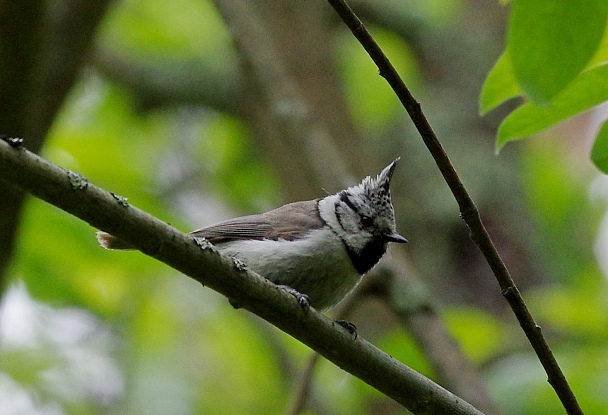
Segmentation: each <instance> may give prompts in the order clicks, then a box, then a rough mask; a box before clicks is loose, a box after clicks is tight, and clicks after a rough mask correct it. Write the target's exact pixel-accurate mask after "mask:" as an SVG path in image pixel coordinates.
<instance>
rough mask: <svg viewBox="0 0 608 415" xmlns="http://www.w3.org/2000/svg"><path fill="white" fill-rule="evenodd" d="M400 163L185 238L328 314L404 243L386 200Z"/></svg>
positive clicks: (103, 237)
mask: <svg viewBox="0 0 608 415" xmlns="http://www.w3.org/2000/svg"><path fill="white" fill-rule="evenodd" d="M398 160H399V159H396V160H394V161H393V162H392V163H391V164H389V165H388V166H387V167H386V168H384V169H383V170H382V171H381V172H380V174H378V175H377V176H376V177H370V176H367V177H365V178H364V179H363V180H362V181H361V183H359V184H357V185H355V186H352V187H348V188H347V189H344V190H342V191H340V192H338V193H335V194H331V195H328V196H325V197H322V198H317V199H314V200H307V201H299V202H293V203H288V204H286V205H284V206H281V207H279V208H276V209H274V210H270V211H268V212H265V213H260V214H254V215H247V216H241V217H237V218H234V219H229V220H227V221H224V222H220V223H218V224H216V225H211V226H209V227H205V228H202V229H198V230H195V231H193V232H190V233H189V235H190V236H192V237H193V238H194V237H196V238H205V239H206V240H208V241H209V242H210V243H212V244H213V245H214V246H215V247H216V248H217V250H218V251H219V252H220V253H221V254H223V255H226V256H228V257H231V258H233V259H234V260H237V261H240V262H241V263H244V264H245V266H246V267H247V268H248V269H250V270H252V271H255V272H256V273H258V274H259V275H261V276H263V277H265V278H266V279H268V280H270V281H272V282H273V283H275V284H277V285H278V286H281V287H284V288H285V289H286V290H287V291H288V292H290V293H292V294H293V295H295V296H296V298H298V301H300V302H301V304H303V305H306V306H308V305H310V306H312V307H314V308H315V309H317V310H319V311H323V310H326V309H329V308H331V307H333V306H335V305H336V304H337V303H339V302H340V301H341V300H342V299H343V298H344V297H346V296H347V295H348V294H349V293H350V292H351V291H352V290H353V289H354V288H355V287H356V286H357V285H358V284H359V282H360V281H361V279H362V278H363V276H364V275H365V274H366V273H367V272H368V271H369V270H370V269H372V268H373V267H374V266H375V265H376V264H377V263H378V261H380V259H381V258H382V256H383V255H384V254H385V252H386V250H387V247H388V244H389V243H390V242H396V243H405V242H407V239H406V238H404V237H403V236H401V235H400V234H399V233H397V231H396V224H395V211H394V208H393V205H392V202H391V193H390V183H391V178H392V176H393V172H394V170H395V166H396V164H397V161H398ZM97 239H98V241H99V243H100V244H101V246H102V247H104V248H106V249H110V250H129V249H134V248H133V247H132V246H130V245H128V244H127V243H125V242H123V241H121V240H120V239H118V238H116V237H114V236H113V235H110V234H108V233H106V232H103V231H99V232H98V233H97Z"/></svg>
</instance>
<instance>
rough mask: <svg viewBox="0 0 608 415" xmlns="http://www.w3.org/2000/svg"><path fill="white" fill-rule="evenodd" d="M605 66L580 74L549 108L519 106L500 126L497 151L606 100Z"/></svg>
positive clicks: (607, 97) (607, 83)
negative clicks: (508, 143) (510, 142)
mask: <svg viewBox="0 0 608 415" xmlns="http://www.w3.org/2000/svg"><path fill="white" fill-rule="evenodd" d="M607 79H608V64H607V65H601V66H597V67H595V68H592V69H589V70H587V71H585V72H583V73H581V74H580V75H579V76H578V77H576V79H575V80H574V81H572V83H571V84H570V85H569V86H568V88H566V89H565V90H564V91H563V92H562V93H561V94H560V95H559V96H557V97H556V98H555V99H554V100H553V101H552V102H551V105H550V106H542V107H541V106H539V105H537V104H534V103H528V104H525V105H522V106H521V107H519V108H517V109H516V110H515V111H513V112H512V113H511V114H509V116H507V118H505V120H504V121H503V122H502V124H501V125H500V128H499V129H498V138H497V140H496V148H497V151H498V150H500V148H501V147H502V146H504V145H505V143H507V142H508V141H512V140H518V139H521V138H524V137H527V136H530V135H532V134H536V133H539V132H541V131H543V130H546V129H547V128H549V127H552V126H553V125H555V124H557V123H559V122H561V121H564V120H566V119H568V118H570V117H572V116H574V115H576V114H578V113H580V112H583V111H585V110H588V109H590V108H592V107H594V106H596V105H598V104H601V103H602V102H604V101H606V100H608V82H606V80H607Z"/></svg>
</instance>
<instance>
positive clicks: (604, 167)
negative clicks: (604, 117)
mask: <svg viewBox="0 0 608 415" xmlns="http://www.w3.org/2000/svg"><path fill="white" fill-rule="evenodd" d="M591 161H592V162H593V164H595V167H597V168H598V169H599V170H600V171H601V172H602V173H605V174H608V122H605V123H604V124H603V125H602V128H600V131H599V132H598V133H597V137H595V143H593V148H592V149H591Z"/></svg>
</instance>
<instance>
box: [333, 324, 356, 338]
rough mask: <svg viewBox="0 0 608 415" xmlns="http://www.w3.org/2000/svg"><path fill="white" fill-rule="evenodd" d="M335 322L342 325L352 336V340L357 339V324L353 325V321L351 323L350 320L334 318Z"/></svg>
mask: <svg viewBox="0 0 608 415" xmlns="http://www.w3.org/2000/svg"><path fill="white" fill-rule="evenodd" d="M335 321H336V323H338V324H339V325H340V326H342V327H343V328H344V330H346V331H347V332H348V333H349V334H350V335H351V336H352V338H353V340H357V337H358V335H357V326H355V325H354V324H353V323H351V322H350V321H346V320H335Z"/></svg>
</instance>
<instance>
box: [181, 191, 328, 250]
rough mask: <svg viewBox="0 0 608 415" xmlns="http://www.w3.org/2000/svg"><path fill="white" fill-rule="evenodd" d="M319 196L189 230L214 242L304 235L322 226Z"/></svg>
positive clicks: (288, 237)
mask: <svg viewBox="0 0 608 415" xmlns="http://www.w3.org/2000/svg"><path fill="white" fill-rule="evenodd" d="M317 203H318V200H308V201H304V202H295V203H289V204H287V205H285V206H282V207H280V208H277V209H274V210H271V211H269V212H266V213H261V214H259V215H250V216H241V217H239V218H234V219H230V220H227V221H225V222H221V223H218V224H217V225H212V226H209V227H207V228H203V229H199V230H196V231H193V232H190V235H193V236H199V237H201V236H202V237H204V238H206V239H208V240H209V241H210V242H211V243H214V244H218V243H222V242H229V241H234V240H237V239H275V240H277V239H285V240H288V241H292V240H294V239H298V238H301V237H302V236H304V235H305V234H307V233H308V232H310V231H311V230H312V229H318V228H321V227H323V225H324V222H323V219H321V216H319V211H318V210H317Z"/></svg>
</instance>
